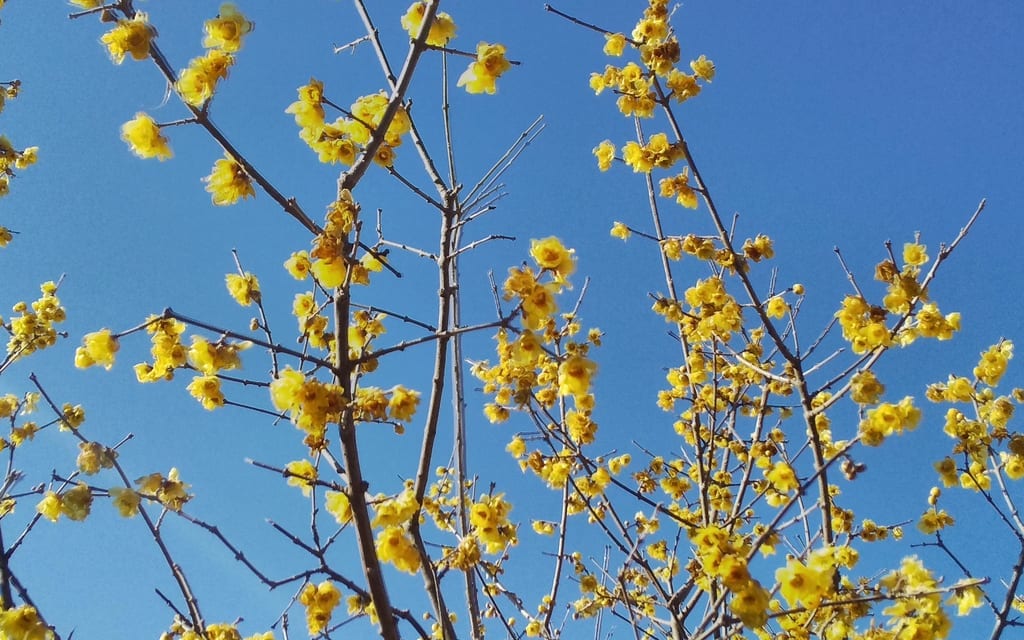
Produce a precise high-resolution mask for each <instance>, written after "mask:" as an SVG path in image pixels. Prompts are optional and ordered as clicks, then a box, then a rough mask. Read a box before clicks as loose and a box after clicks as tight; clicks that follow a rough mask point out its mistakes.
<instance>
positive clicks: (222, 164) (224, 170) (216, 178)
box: [203, 155, 256, 206]
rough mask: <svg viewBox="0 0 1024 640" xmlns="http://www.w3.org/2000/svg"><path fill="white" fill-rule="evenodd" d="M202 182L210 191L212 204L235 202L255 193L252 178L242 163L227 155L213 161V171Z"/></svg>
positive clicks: (219, 204) (224, 204) (220, 204)
mask: <svg viewBox="0 0 1024 640" xmlns="http://www.w3.org/2000/svg"><path fill="white" fill-rule="evenodd" d="M203 182H205V183H206V190H207V191H208V192H209V193H210V195H211V197H212V199H213V204H215V205H217V206H226V205H229V204H235V203H236V202H238V201H239V200H241V199H243V198H251V197H255V195H256V190H255V189H254V188H253V186H252V178H250V177H249V174H247V173H246V172H245V169H243V168H242V165H240V164H238V162H236V161H235V159H234V158H232V157H230V156H227V155H225V156H224V157H223V158H221V159H220V160H218V161H217V162H215V163H214V165H213V172H212V173H210V175H208V176H207V177H205V178H203Z"/></svg>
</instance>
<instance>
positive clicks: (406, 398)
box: [388, 385, 420, 422]
mask: <svg viewBox="0 0 1024 640" xmlns="http://www.w3.org/2000/svg"><path fill="white" fill-rule="evenodd" d="M419 403H420V394H419V392H418V391H413V390H411V389H406V388H405V387H403V386H401V385H399V386H397V387H395V389H394V390H393V391H392V392H391V399H390V400H389V401H388V411H389V412H390V413H391V418H392V419H393V420H401V421H402V422H408V421H410V420H412V417H413V416H414V415H415V414H416V407H417V406H419Z"/></svg>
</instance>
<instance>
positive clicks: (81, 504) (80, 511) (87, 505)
mask: <svg viewBox="0 0 1024 640" xmlns="http://www.w3.org/2000/svg"><path fill="white" fill-rule="evenodd" d="M91 508H92V490H91V489H89V485H87V484H84V483H80V484H78V485H76V486H75V488H74V489H71V490H69V491H65V492H64V494H63V495H62V496H61V497H60V512H61V513H63V514H64V515H65V516H67V517H68V519H70V520H75V521H81V520H85V519H86V517H88V515H89V511H90V510H91Z"/></svg>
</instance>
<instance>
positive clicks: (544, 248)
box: [530, 236, 576, 281]
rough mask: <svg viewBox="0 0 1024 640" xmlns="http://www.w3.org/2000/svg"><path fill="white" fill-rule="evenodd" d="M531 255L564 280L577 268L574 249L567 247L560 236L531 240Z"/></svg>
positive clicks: (538, 263)
mask: <svg viewBox="0 0 1024 640" xmlns="http://www.w3.org/2000/svg"><path fill="white" fill-rule="evenodd" d="M530 256H531V257H532V258H533V261H534V262H536V263H537V266H538V267H540V268H541V269H544V270H546V271H551V272H553V273H554V274H555V277H556V279H557V280H559V281H562V280H564V279H565V278H566V277H567V276H569V275H571V274H572V272H573V271H575V270H576V259H575V258H574V257H573V250H572V249H566V248H565V245H563V244H562V241H561V240H559V239H558V238H556V237H554V236H551V237H548V238H544V239H543V240H531V241H530Z"/></svg>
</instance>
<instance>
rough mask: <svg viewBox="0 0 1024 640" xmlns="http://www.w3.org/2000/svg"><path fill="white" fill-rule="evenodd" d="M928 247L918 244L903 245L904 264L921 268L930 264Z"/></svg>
mask: <svg viewBox="0 0 1024 640" xmlns="http://www.w3.org/2000/svg"><path fill="white" fill-rule="evenodd" d="M926 250H927V247H925V246H924V245H923V244H918V243H916V242H908V243H906V244H904V245H903V262H905V263H906V264H908V265H910V266H912V267H920V266H921V265H923V264H925V263H926V262H928V254H927V253H926Z"/></svg>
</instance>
